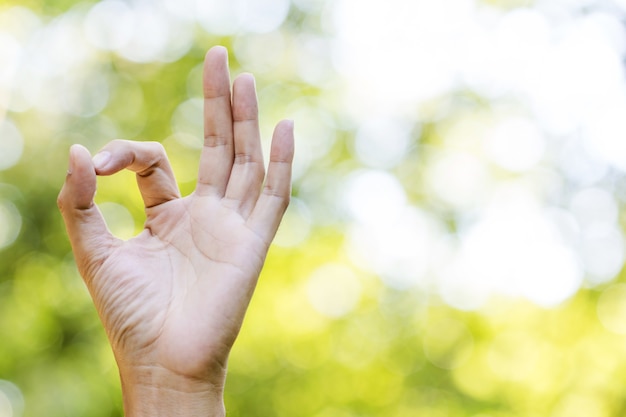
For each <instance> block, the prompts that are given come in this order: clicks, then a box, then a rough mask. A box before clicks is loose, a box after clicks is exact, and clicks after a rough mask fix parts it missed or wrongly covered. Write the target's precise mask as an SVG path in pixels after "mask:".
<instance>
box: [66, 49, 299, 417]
mask: <svg viewBox="0 0 626 417" xmlns="http://www.w3.org/2000/svg"><path fill="white" fill-rule="evenodd" d="M203 83H204V136H205V139H204V147H203V149H202V151H201V155H200V168H199V172H198V182H197V186H196V189H195V191H194V192H193V193H192V194H191V195H189V196H187V197H184V198H181V195H180V192H179V190H178V186H177V184H176V180H175V178H174V174H173V172H172V169H171V167H170V164H169V162H168V159H167V156H166V154H165V151H164V150H163V147H162V146H161V145H160V144H158V143H155V142H132V141H123V140H115V141H112V142H110V143H109V144H107V145H106V146H105V147H104V148H103V149H102V150H101V151H100V152H99V153H98V154H96V155H95V156H94V157H93V158H92V157H91V155H90V153H89V151H87V149H85V148H84V147H82V146H80V145H73V146H72V147H71V148H70V163H69V166H70V168H69V170H68V175H67V177H66V181H65V184H64V185H63V189H62V190H61V192H60V194H59V198H58V204H59V208H60V210H61V213H62V215H63V219H64V221H65V224H66V228H67V232H68V235H69V238H70V242H71V244H72V249H73V251H74V255H75V258H76V263H77V266H78V269H79V272H80V273H81V275H82V277H83V278H84V280H85V283H86V285H87V288H88V289H89V292H90V293H91V296H92V298H93V301H94V304H95V306H96V309H97V311H98V314H99V315H100V318H101V320H102V323H103V325H104V328H105V330H106V333H107V336H108V338H109V341H110V343H111V346H112V348H113V352H114V355H115V359H116V361H117V364H118V367H119V372H120V377H121V381H122V395H123V398H124V411H125V414H126V416H128V417H137V416H169V417H172V416H186V417H190V416H223V415H224V414H225V410H224V403H223V390H224V382H225V378H226V366H227V361H228V355H229V353H230V350H231V347H232V345H233V343H234V341H235V339H236V337H237V335H238V333H239V329H240V327H241V324H242V321H243V318H244V315H245V312H246V309H247V307H248V304H249V302H250V299H251V297H252V294H253V292H254V289H255V286H256V283H257V280H258V277H259V274H260V272H261V268H262V266H263V263H264V260H265V256H266V254H267V251H268V248H269V245H270V243H271V241H272V239H273V237H274V235H275V233H276V229H277V228H278V225H279V223H280V220H281V218H282V215H283V213H284V211H285V209H286V208H287V205H288V203H289V196H290V192H291V166H292V161H293V153H294V139H293V123H292V122H291V121H286V120H285V121H282V122H280V123H279V124H278V125H277V126H276V128H275V130H274V134H273V137H272V145H271V150H270V163H269V166H268V169H267V175H265V169H264V163H263V156H262V152H261V143H260V134H259V124H258V106H257V99H256V91H255V84H254V79H253V77H252V76H251V75H249V74H242V75H240V76H239V77H237V78H236V79H235V81H234V83H233V86H232V92H231V86H230V78H229V72H228V64H227V52H226V50H225V49H224V48H222V47H214V48H212V49H211V50H210V51H209V52H208V53H207V55H206V58H205V63H204V76H203ZM122 169H130V170H131V171H134V172H136V173H137V184H138V186H139V190H140V192H141V195H142V198H143V201H144V203H145V211H146V223H145V228H144V230H143V232H141V233H140V234H139V235H138V236H136V237H134V238H133V239H130V240H127V241H122V240H120V239H118V238H116V237H115V236H113V235H111V233H110V232H109V230H108V229H107V226H106V224H105V221H104V219H103V217H102V215H101V214H100V211H99V210H98V207H97V206H96V205H95V204H94V200H93V199H94V195H95V191H96V177H97V175H112V174H115V173H116V172H119V171H120V170H122Z"/></svg>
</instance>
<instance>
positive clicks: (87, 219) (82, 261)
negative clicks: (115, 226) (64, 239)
mask: <svg viewBox="0 0 626 417" xmlns="http://www.w3.org/2000/svg"><path fill="white" fill-rule="evenodd" d="M69 159H70V162H69V169H68V171H67V177H66V178H65V184H63V188H62V189H61V192H60V193H59V197H58V199H57V204H58V206H59V209H60V210H61V215H62V216H63V220H64V221H65V228H66V229H67V234H68V236H69V238H70V243H71V244H72V250H73V251H74V257H75V258H76V264H77V266H78V270H79V272H80V273H81V275H82V276H83V278H84V279H85V280H90V279H91V278H92V277H93V275H94V274H95V272H96V269H97V267H98V266H99V265H101V264H102V262H103V261H104V260H105V259H106V258H107V257H108V256H109V254H110V252H111V248H112V245H113V244H114V242H115V241H116V240H117V239H116V238H115V237H113V235H111V233H110V232H109V229H108V228H107V226H106V223H105V221H104V218H103V217H102V214H101V213H100V210H98V206H96V205H95V203H94V201H93V198H94V195H95V194H96V170H95V168H94V166H93V162H92V160H91V155H90V154H89V151H88V150H87V149H86V148H85V147H83V146H81V145H73V146H72V147H71V148H70V158H69Z"/></svg>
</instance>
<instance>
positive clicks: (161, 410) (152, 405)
mask: <svg viewBox="0 0 626 417" xmlns="http://www.w3.org/2000/svg"><path fill="white" fill-rule="evenodd" d="M120 378H121V381H122V397H123V399H124V415H125V417H144V416H146V417H147V416H149V417H161V416H163V417H166V416H167V417H224V416H225V414H226V412H225V408H224V384H223V381H222V382H221V383H218V384H215V383H209V382H206V381H203V380H198V379H192V378H189V377H186V376H183V375H178V374H176V373H173V372H171V371H169V370H167V369H164V368H161V367H158V366H142V367H134V368H133V369H131V370H123V369H121V368H120Z"/></svg>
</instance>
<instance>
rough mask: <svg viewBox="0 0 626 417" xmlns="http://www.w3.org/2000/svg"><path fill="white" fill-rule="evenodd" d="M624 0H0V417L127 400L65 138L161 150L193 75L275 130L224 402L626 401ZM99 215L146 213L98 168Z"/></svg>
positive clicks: (540, 406)
mask: <svg viewBox="0 0 626 417" xmlns="http://www.w3.org/2000/svg"><path fill="white" fill-rule="evenodd" d="M625 19H626V1H625V0H536V1H530V0H528V1H524V0H501V1H498V0H483V1H479V0H437V1H434V0H386V1H369V0H105V1H100V2H95V1H83V2H77V1H73V0H56V1H53V0H0V417H32V416H46V417H61V416H79V415H80V416H87V417H108V416H110V417H113V416H121V415H122V411H121V398H120V390H119V382H118V377H117V371H116V367H115V364H114V361H113V358H112V355H111V352H110V350H109V347H108V344H107V342H106V339H105V336H104V333H103V331H102V329H101V326H100V323H99V321H98V318H97V316H96V314H95V311H94V308H93V307H92V305H91V301H90V298H89V295H88V293H87V291H86V290H85V288H84V285H83V283H82V281H81V279H80V277H79V276H78V274H77V272H76V269H75V267H74V263H73V258H72V255H71V252H70V247H69V244H68V241H67V239H66V237H65V233H64V228H63V225H62V222H61V218H60V216H59V214H58V212H57V209H56V203H55V200H56V195H57V192H58V190H59V188H60V186H61V184H62V182H63V180H64V177H65V171H66V167H67V151H68V148H69V146H70V144H72V143H82V144H84V145H85V146H87V147H88V148H89V149H90V150H91V151H92V152H95V151H97V150H98V149H99V148H100V147H101V146H102V145H103V144H105V143H106V142H108V141H109V140H111V139H113V138H126V139H135V140H158V141H162V142H163V144H164V145H165V147H166V149H167V151H168V153H169V156H170V158H171V160H172V163H173V166H174V169H175V171H176V174H177V178H178V181H179V182H180V185H181V189H182V191H183V192H184V193H189V192H191V190H193V188H194V181H195V175H196V170H197V160H198V152H199V147H200V145H201V143H202V139H201V138H202V116H201V103H202V102H201V91H202V90H201V65H202V60H203V57H204V53H205V52H206V50H207V49H208V48H209V47H211V46H213V45H215V44H222V45H225V46H227V47H228V48H229V50H230V52H231V55H230V60H231V69H232V72H233V73H234V74H236V73H239V72H242V71H249V72H253V73H254V74H255V75H256V77H257V84H258V88H259V98H260V104H261V125H262V131H263V134H264V137H265V139H266V140H265V141H264V144H265V145H266V149H267V145H268V144H269V137H270V135H271V130H272V128H273V125H274V124H275V123H276V122H277V121H278V120H279V119H282V118H286V117H288V118H293V119H295V121H296V130H297V156H296V162H295V170H294V175H295V178H294V187H293V195H294V198H293V203H292V204H291V207H290V208H289V210H288V212H287V214H286V217H285V221H284V223H283V225H282V227H281V230H280V231H279V234H278V237H277V239H276V242H275V244H274V246H273V248H272V250H271V252H270V255H269V258H268V261H267V266H266V268H265V270H264V273H263V276H262V279H261V281H260V285H259V288H258V292H257V294H256V296H255V298H254V300H253V302H252V305H251V308H250V311H249V315H248V317H247V319H246V322H245V324H244V328H243V330H242V333H241V336H240V339H239V340H238V342H237V344H236V346H235V349H234V351H233V353H232V357H231V361H230V362H231V363H230V371H229V372H230V373H229V378H228V385H227V392H226V401H227V409H228V412H229V415H230V416H251V415H254V416H278V417H281V416H284V417H311V416H312V417H357V416H358V417H367V416H371V417H374V416H385V417H388V416H397V417H413V416H428V417H438V416H442V417H443V416H445V417H455V416H463V417H465V416H470V417H512V416H520V417H521V416H524V417H532V416H542V417H543V416H554V417H561V416H563V417H577V416H581V417H582V416H584V417H588V416H593V417H604V416H621V415H624V414H625V413H626V394H625V392H626V338H625V335H626V284H624V283H623V282H624V276H623V272H622V269H623V265H624V254H625V248H624V227H623V226H624V222H625V220H626V218H625V217H624V214H623V211H622V207H623V206H624V204H625V203H626V178H625V177H624V171H625V170H626V83H625V79H624V66H623V61H624V57H625V55H626V31H625V26H624V21H625ZM97 201H98V203H99V204H100V207H101V209H102V211H103V212H104V214H105V217H106V218H107V219H108V221H109V224H110V228H111V229H112V230H113V231H114V232H115V233H116V234H118V235H119V236H122V237H126V238H128V237H131V236H132V235H134V234H135V233H137V232H138V231H139V230H141V228H142V223H143V212H142V205H141V202H140V198H139V194H138V192H137V190H136V187H135V184H134V177H133V175H126V174H121V175H117V176H115V177H113V178H104V179H100V180H99V191H98V195H97Z"/></svg>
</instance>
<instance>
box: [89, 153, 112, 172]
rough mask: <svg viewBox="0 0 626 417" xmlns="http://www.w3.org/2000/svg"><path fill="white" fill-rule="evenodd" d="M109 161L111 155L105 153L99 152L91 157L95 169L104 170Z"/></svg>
mask: <svg viewBox="0 0 626 417" xmlns="http://www.w3.org/2000/svg"><path fill="white" fill-rule="evenodd" d="M110 159H111V153H110V152H107V151H103V152H99V153H98V154H96V156H94V157H93V165H94V166H95V167H96V169H104V167H105V166H106V164H107V162H109V160H110Z"/></svg>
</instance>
